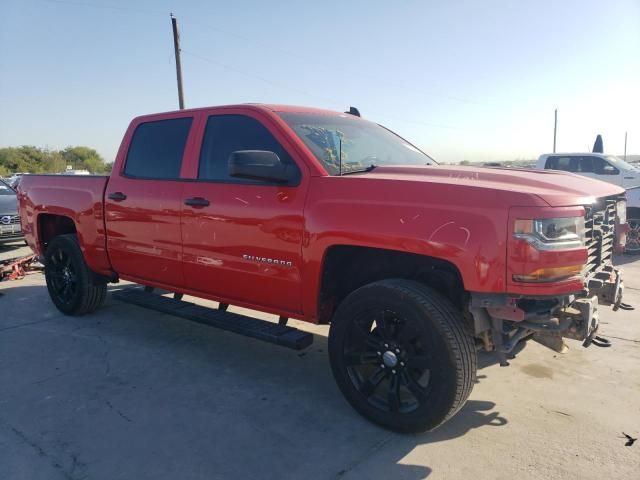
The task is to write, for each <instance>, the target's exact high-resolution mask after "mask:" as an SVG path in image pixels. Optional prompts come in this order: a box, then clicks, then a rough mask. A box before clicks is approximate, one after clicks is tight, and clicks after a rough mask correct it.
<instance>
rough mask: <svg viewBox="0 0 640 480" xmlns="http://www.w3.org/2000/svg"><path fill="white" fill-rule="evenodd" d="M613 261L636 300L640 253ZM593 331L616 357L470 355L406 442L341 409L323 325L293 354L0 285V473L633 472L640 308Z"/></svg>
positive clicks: (553, 475) (108, 478)
mask: <svg viewBox="0 0 640 480" xmlns="http://www.w3.org/2000/svg"><path fill="white" fill-rule="evenodd" d="M27 253H29V250H28V248H25V247H22V246H21V245H20V244H16V245H14V246H10V247H8V246H4V247H1V246H0V259H3V258H9V257H14V256H18V255H21V254H27ZM616 263H618V264H624V265H623V269H624V271H625V283H626V296H625V300H626V301H627V302H628V303H631V304H635V305H637V306H639V307H640V258H637V259H634V258H633V257H626V256H621V257H619V258H617V259H616ZM117 288H122V285H121V284H119V285H113V286H111V287H110V289H111V290H114V289H117ZM188 299H189V300H190V301H194V299H192V298H188ZM197 302H198V303H202V304H205V305H212V306H213V305H215V303H213V302H206V301H201V300H197ZM230 310H232V311H236V312H242V313H249V314H253V315H255V316H258V317H260V318H265V319H270V320H273V321H276V319H275V317H273V316H271V315H265V314H260V313H257V312H248V311H246V310H242V309H238V308H233V307H231V308H230ZM601 322H602V326H601V329H600V332H601V335H603V336H605V337H607V338H609V339H610V340H611V341H612V343H613V345H612V346H611V347H610V348H598V347H595V346H591V347H590V348H588V349H585V348H582V347H581V345H580V344H579V343H578V342H574V341H569V344H570V347H571V348H570V351H569V352H568V353H566V354H564V355H561V354H558V353H556V352H553V351H551V350H549V349H547V348H545V347H542V346H541V345H539V344H537V343H535V342H531V341H530V342H528V343H527V345H526V348H524V349H523V350H522V351H521V352H520V353H519V354H518V356H517V358H516V359H514V360H512V361H511V366H509V367H505V368H501V367H499V366H498V365H497V364H496V362H495V359H494V358H493V356H492V355H489V354H481V355H480V358H479V361H480V369H479V371H478V383H477V385H476V386H475V388H474V391H473V393H472V394H471V397H470V399H469V401H468V403H467V405H466V406H465V407H464V408H463V409H462V410H461V411H460V413H458V415H457V416H455V417H454V418H453V419H452V420H450V421H449V422H448V423H446V424H445V425H443V426H442V427H440V428H439V429H437V430H435V431H434V432H431V433H424V434H419V435H399V434H394V433H390V432H388V431H385V430H383V429H380V428H378V427H376V426H374V425H372V424H370V423H369V422H367V421H366V420H364V419H362V418H361V417H360V416H359V415H358V414H356V413H355V411H353V410H352V409H351V407H350V406H349V405H348V404H347V402H346V401H345V400H344V399H343V397H342V395H341V394H340V392H339V391H338V388H337V387H336V385H335V383H334V381H333V378H332V376H331V372H330V369H329V361H328V358H327V353H326V351H327V334H328V328H327V327H324V326H322V327H317V326H313V325H308V324H305V323H302V322H296V321H292V322H291V324H292V325H294V326H297V327H299V328H302V329H304V330H308V331H311V332H313V333H314V334H315V342H314V344H313V345H312V346H311V347H309V348H307V349H305V350H303V351H293V350H288V349H285V348H282V347H278V346H274V345H270V344H265V343H262V342H260V341H257V340H253V339H249V338H245V337H241V336H237V335H234V334H232V333H227V332H223V331H219V330H216V329H213V328H210V327H207V326H203V325H199V324H195V323H193V322H189V321H187V320H183V319H180V318H176V317H173V316H170V315H164V314H159V313H156V312H154V311H150V310H147V309H144V308H140V307H136V306H133V305H129V304H125V303H122V302H119V301H117V300H115V299H113V298H111V297H109V298H108V300H107V303H106V305H105V307H103V308H102V309H100V310H99V311H97V312H95V313H93V314H91V315H88V316H85V317H65V316H64V315H62V314H60V313H59V312H58V311H57V310H56V309H55V308H54V306H53V304H52V303H51V302H50V301H49V298H48V295H47V291H46V287H45V282H44V277H43V276H42V274H40V273H35V274H31V275H29V276H27V277H26V278H25V279H23V280H19V281H12V282H2V283H0V479H3V480H14V479H19V480H22V479H25V480H32V479H33V480H37V479H47V480H50V479H76V480H80V479H105V480H115V479H135V480H142V479H154V480H161V479H227V478H243V479H253V478H256V479H301V478H304V479H378V478H380V479H421V478H426V477H428V478H430V479H438V478H446V479H468V478H473V479H509V480H511V479H513V478H518V479H519V480H521V479H540V478H544V479H567V478H569V479H616V480H621V479H638V478H640V473H639V472H640V441H638V442H636V443H635V444H634V445H632V446H625V443H627V439H626V437H624V436H623V432H624V433H626V434H628V435H630V436H632V437H635V438H637V437H640V333H639V332H640V308H639V310H636V311H635V312H627V311H618V312H613V311H611V309H610V308H606V309H604V310H603V312H602V315H601Z"/></svg>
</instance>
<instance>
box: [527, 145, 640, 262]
mask: <svg viewBox="0 0 640 480" xmlns="http://www.w3.org/2000/svg"><path fill="white" fill-rule="evenodd" d="M536 168H539V169H547V170H564V171H565V172H572V173H575V174H578V175H583V176H585V177H589V178H595V179H596V180H602V181H603V182H608V183H613V184H615V185H619V186H621V187H623V188H624V189H625V190H626V191H627V223H628V224H629V231H628V232H627V246H626V249H625V251H626V252H627V253H633V254H638V253H640V168H638V167H637V166H634V165H631V164H630V163H627V162H625V161H624V160H622V159H621V158H618V157H616V156H615V155H607V154H604V153H545V154H544V155H540V158H538V162H537V163H536Z"/></svg>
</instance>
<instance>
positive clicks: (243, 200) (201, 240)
mask: <svg viewBox="0 0 640 480" xmlns="http://www.w3.org/2000/svg"><path fill="white" fill-rule="evenodd" d="M239 150H267V151H271V152H275V153H276V154H277V155H278V157H279V158H280V161H281V162H282V163H284V164H291V165H292V166H294V168H295V169H296V171H297V174H298V175H297V179H296V180H295V181H292V182H289V184H285V185H283V184H277V183H269V182H266V181H261V180H252V179H244V178H235V177H231V176H230V175H229V167H228V164H229V157H230V155H231V153H232V152H235V151H239ZM306 181H307V180H306V179H305V178H304V177H303V176H302V175H301V170H300V162H298V163H297V162H295V161H294V160H293V158H292V156H291V155H290V154H289V152H288V151H287V150H286V149H285V148H284V147H283V146H282V144H281V143H280V142H279V141H278V140H277V139H276V137H275V135H274V134H273V133H272V132H271V131H270V130H269V129H268V128H267V127H266V126H265V125H264V124H263V123H261V121H260V120H258V119H256V118H253V117H252V116H249V115H238V114H216V115H211V116H209V118H208V119H207V121H206V126H205V129H204V135H203V140H202V145H201V150H200V158H199V166H198V177H197V180H195V181H192V182H187V183H185V185H184V191H183V205H182V244H183V261H184V263H183V265H184V277H185V281H186V285H187V287H188V288H189V289H191V290H195V291H199V292H202V293H205V294H208V295H210V296H212V297H214V298H217V299H221V300H223V301H226V302H228V303H232V304H236V305H243V304H244V305H247V304H250V305H256V306H264V307H267V308H269V307H272V308H273V309H277V310H279V309H282V310H286V311H288V312H292V313H293V312H300V311H301V309H302V306H301V299H300V297H301V295H300V294H301V269H302V258H301V252H302V238H303V229H304V221H303V207H304V200H305V192H306V185H307V184H306Z"/></svg>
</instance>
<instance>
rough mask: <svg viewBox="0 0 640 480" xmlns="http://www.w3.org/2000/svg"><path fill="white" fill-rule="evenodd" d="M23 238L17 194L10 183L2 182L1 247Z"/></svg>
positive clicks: (0, 207)
mask: <svg viewBox="0 0 640 480" xmlns="http://www.w3.org/2000/svg"><path fill="white" fill-rule="evenodd" d="M22 238H23V236H22V230H21V228H20V216H19V215H18V198H17V196H16V192H15V190H13V188H11V187H10V186H9V184H8V183H6V182H5V181H3V180H0V245H1V244H3V243H7V242H15V241H16V240H21V239H22Z"/></svg>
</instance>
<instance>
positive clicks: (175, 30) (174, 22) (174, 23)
mask: <svg viewBox="0 0 640 480" xmlns="http://www.w3.org/2000/svg"><path fill="white" fill-rule="evenodd" d="M171 26H172V27H173V50H174V51H175V55H176V78H177V79H178V103H179V104H180V110H184V94H183V93H182V62H181V61H180V35H179V34H178V19H177V18H176V17H174V16H173V13H172V14H171Z"/></svg>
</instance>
